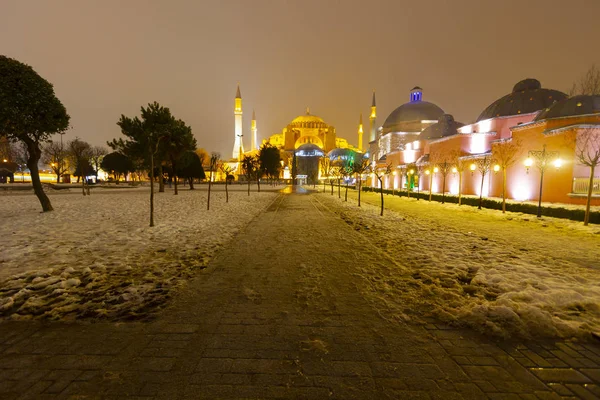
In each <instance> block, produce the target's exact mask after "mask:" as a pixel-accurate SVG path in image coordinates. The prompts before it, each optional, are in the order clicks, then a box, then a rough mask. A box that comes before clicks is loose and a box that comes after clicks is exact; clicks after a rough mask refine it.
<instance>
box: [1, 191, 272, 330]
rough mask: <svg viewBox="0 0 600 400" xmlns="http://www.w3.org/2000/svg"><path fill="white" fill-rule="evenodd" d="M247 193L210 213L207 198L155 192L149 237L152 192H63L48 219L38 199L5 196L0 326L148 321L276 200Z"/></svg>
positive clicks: (218, 203) (217, 196)
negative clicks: (2, 321) (1, 320)
mask: <svg viewBox="0 0 600 400" xmlns="http://www.w3.org/2000/svg"><path fill="white" fill-rule="evenodd" d="M242 189H244V190H245V187H241V189H240V190H239V191H236V190H230V193H229V197H230V198H229V203H225V193H224V192H223V191H222V188H219V189H217V190H214V191H213V193H212V194H211V209H210V211H207V210H206V197H207V196H206V191H205V190H194V191H190V190H185V189H184V190H181V191H180V192H179V195H178V196H174V195H173V192H172V191H169V190H168V189H167V191H166V192H165V193H156V195H155V215H154V218H155V225H156V226H154V227H152V228H150V227H149V226H148V218H149V216H148V207H149V204H148V202H149V190H148V188H137V189H122V190H121V189H120V190H110V189H105V190H99V191H97V190H94V191H93V192H92V195H91V196H82V195H81V193H80V192H78V191H74V192H71V193H68V192H66V191H57V192H56V193H50V194H49V196H50V199H51V201H52V205H53V207H54V209H55V210H54V211H52V212H49V213H40V212H39V211H40V210H39V208H40V205H39V202H38V200H37V198H36V197H35V196H34V195H33V194H29V193H21V194H19V195H17V194H10V195H4V194H2V195H0V196H1V201H0V214H2V216H3V217H2V224H1V225H0V235H1V236H2V237H3V238H4V240H3V244H2V251H1V253H0V254H1V255H0V259H1V260H0V261H1V264H2V268H1V269H0V317H9V318H11V319H15V320H23V319H31V318H44V319H74V318H106V319H112V320H118V319H133V318H145V317H147V316H148V315H149V314H151V313H152V312H153V311H156V310H158V309H160V308H161V307H164V306H165V304H166V301H167V300H168V299H169V298H170V297H171V296H172V294H173V293H172V292H173V290H176V289H177V288H178V287H180V286H181V285H182V284H184V283H185V281H186V280H188V279H190V278H192V277H193V276H194V275H196V274H197V273H198V271H200V270H202V269H204V268H206V266H207V264H208V262H209V261H210V259H211V258H212V257H213V256H214V255H215V254H216V252H217V251H218V250H219V249H221V248H222V247H223V246H224V245H226V244H227V243H228V242H229V241H230V240H231V239H232V238H233V237H234V236H235V234H236V233H237V232H238V231H239V230H240V229H242V228H243V227H244V226H246V225H247V224H248V223H249V222H250V221H251V220H252V219H253V218H254V217H255V216H256V215H257V214H258V213H259V212H261V211H262V210H264V209H265V208H266V207H267V206H268V205H269V204H270V203H271V202H272V201H273V199H274V198H275V196H276V194H275V193H273V192H272V191H271V192H269V191H263V192H261V193H256V192H255V191H254V190H255V189H254V188H253V192H252V193H251V195H250V196H248V195H247V194H246V193H245V191H242Z"/></svg>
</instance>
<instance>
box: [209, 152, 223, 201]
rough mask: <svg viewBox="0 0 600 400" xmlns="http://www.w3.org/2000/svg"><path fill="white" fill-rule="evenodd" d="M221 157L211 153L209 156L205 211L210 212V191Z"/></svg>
mask: <svg viewBox="0 0 600 400" xmlns="http://www.w3.org/2000/svg"><path fill="white" fill-rule="evenodd" d="M220 158H221V155H220V154H219V153H214V152H213V153H212V154H211V155H210V175H209V178H208V200H207V201H206V209H207V210H210V189H211V186H212V180H213V175H214V173H215V172H216V171H217V164H218V162H219V159H220Z"/></svg>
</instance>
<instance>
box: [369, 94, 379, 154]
mask: <svg viewBox="0 0 600 400" xmlns="http://www.w3.org/2000/svg"><path fill="white" fill-rule="evenodd" d="M369 123H370V124H369V129H370V130H369V142H374V141H375V139H376V138H377V135H376V132H377V105H376V104H375V91H374V90H373V102H372V103H371V115H370V116H369Z"/></svg>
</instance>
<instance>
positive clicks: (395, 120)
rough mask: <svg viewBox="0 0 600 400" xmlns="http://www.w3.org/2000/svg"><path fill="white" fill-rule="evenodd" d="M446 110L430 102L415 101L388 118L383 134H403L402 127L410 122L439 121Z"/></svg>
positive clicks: (395, 111)
mask: <svg viewBox="0 0 600 400" xmlns="http://www.w3.org/2000/svg"><path fill="white" fill-rule="evenodd" d="M443 114H444V110H442V109H441V108H439V107H438V106H436V105H435V104H433V103H430V102H428V101H415V102H410V103H406V104H403V105H401V106H400V107H398V108H396V109H395V110H394V111H392V113H391V114H390V115H389V116H388V117H387V118H386V120H385V122H384V123H383V132H384V133H387V132H401V131H402V127H401V125H402V124H403V123H406V122H410V121H419V122H420V121H423V120H429V121H431V120H433V121H437V119H438V118H439V117H441V116H442V115H443Z"/></svg>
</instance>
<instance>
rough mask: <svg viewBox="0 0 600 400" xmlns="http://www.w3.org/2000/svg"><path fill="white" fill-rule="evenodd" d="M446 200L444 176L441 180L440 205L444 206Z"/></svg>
mask: <svg viewBox="0 0 600 400" xmlns="http://www.w3.org/2000/svg"><path fill="white" fill-rule="evenodd" d="M445 200H446V175H445V174H444V179H442V204H444V202H445Z"/></svg>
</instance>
